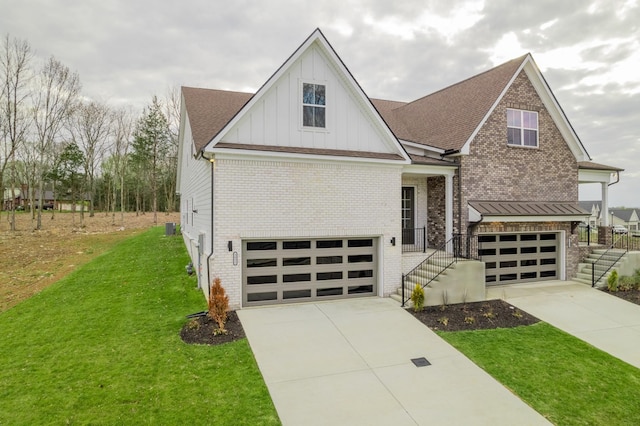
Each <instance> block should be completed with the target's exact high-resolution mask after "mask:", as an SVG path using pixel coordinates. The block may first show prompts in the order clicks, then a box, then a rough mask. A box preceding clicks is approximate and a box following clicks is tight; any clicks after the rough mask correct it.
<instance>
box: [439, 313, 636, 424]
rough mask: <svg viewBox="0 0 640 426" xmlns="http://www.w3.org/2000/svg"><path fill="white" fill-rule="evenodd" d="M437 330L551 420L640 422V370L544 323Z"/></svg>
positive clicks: (565, 422)
mask: <svg viewBox="0 0 640 426" xmlns="http://www.w3.org/2000/svg"><path fill="white" fill-rule="evenodd" d="M438 334H439V335H440V336H441V337H442V338H444V339H445V340H446V341H448V342H449V343H451V344H452V345H453V346H454V347H456V348H457V349H458V350H460V351H461V352H462V353H464V354H465V355H466V356H467V357H469V358H470V359H471V360H472V361H474V362H475V363H476V364H478V365H479V366H480V367H482V368H483V369H484V370H485V371H487V372H488V373H489V374H491V375H492V376H493V377H495V378H496V379H497V380H498V381H500V382H501V383H502V384H503V385H505V386H506V387H507V388H509V389H511V390H512V391H513V392H514V393H516V394H517V395H518V396H519V397H520V398H521V399H522V400H524V401H525V402H526V403H528V404H529V405H530V406H532V407H533V408H534V409H536V410H537V411H538V412H539V413H541V414H542V415H544V416H545V417H546V418H547V419H549V420H550V421H551V422H553V423H554V424H557V425H637V424H640V397H639V395H640V370H638V369H637V368H635V367H633V366H631V365H629V364H627V363H625V362H622V361H620V360H619V359H617V358H614V357H613V356H611V355H609V354H607V353H605V352H602V351H601V350H599V349H596V348H594V347H593V346H591V345H589V344H587V343H585V342H583V341H582V340H580V339H577V338H575V337H573V336H571V335H569V334H567V333H564V332H562V331H560V330H558V329H556V328H554V327H552V326H550V325H548V324H545V323H539V324H536V325H532V326H528V327H517V328H509V329H496V330H479V331H463V332H448V333H447V332H440V333H438Z"/></svg>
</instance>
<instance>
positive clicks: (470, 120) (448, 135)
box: [385, 57, 524, 150]
mask: <svg viewBox="0 0 640 426" xmlns="http://www.w3.org/2000/svg"><path fill="white" fill-rule="evenodd" d="M523 58H524V57H521V58H517V59H514V60H511V61H509V62H507V63H505V64H502V65H500V66H498V67H495V68H493V69H491V70H489V71H486V72H483V73H481V74H478V75H476V76H474V77H471V78H468V79H466V80H464V81H461V82H459V83H456V84H454V85H452V86H449V87H447V88H445V89H442V90H439V91H437V92H435V93H432V94H430V95H427V96H425V97H422V98H420V99H417V100H415V101H413V102H410V103H407V104H404V105H401V106H399V107H397V108H395V109H393V110H392V111H391V114H390V115H389V118H388V121H389V122H390V123H393V124H395V126H394V125H391V126H392V128H393V130H394V132H396V135H397V136H398V137H399V138H400V139H402V140H406V141H410V142H416V143H420V144H423V145H427V146H433V147H438V148H441V149H444V150H448V149H453V150H459V149H461V148H462V147H463V145H464V143H465V142H466V141H468V140H470V139H471V138H472V135H473V134H474V133H475V132H476V131H477V129H478V128H479V127H480V125H481V124H482V122H483V121H484V119H486V116H487V113H488V112H489V111H491V110H492V109H493V107H494V105H495V104H496V102H497V100H498V99H499V97H500V96H501V94H502V93H503V91H504V90H505V88H506V86H507V85H508V83H509V82H510V80H511V79H512V78H513V76H514V75H515V73H516V71H517V69H518V68H519V67H520V65H521V63H522V61H523ZM385 119H387V115H385ZM396 123H397V124H396Z"/></svg>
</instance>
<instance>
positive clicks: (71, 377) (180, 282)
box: [0, 228, 279, 425]
mask: <svg viewBox="0 0 640 426" xmlns="http://www.w3.org/2000/svg"><path fill="white" fill-rule="evenodd" d="M187 263H188V257H187V255H186V253H185V250H184V245H183V242H182V239H181V238H180V237H179V236H178V237H165V236H164V235H163V229H162V228H155V229H153V230H151V231H149V232H146V233H144V234H142V235H140V236H137V237H133V238H130V239H128V240H126V241H124V242H123V243H120V244H119V245H118V246H116V247H115V248H114V249H113V250H112V251H111V252H109V253H106V254H105V255H102V256H100V257H98V258H97V259H95V260H93V261H92V262H90V263H88V264H86V265H85V266H83V267H81V268H79V269H78V270H76V271H75V272H74V273H72V274H71V275H69V276H67V277H66V278H64V279H62V280H60V281H58V282H57V283H55V284H54V285H52V286H51V287H49V288H47V289H45V290H44V291H42V292H40V293H38V294H37V295H35V296H33V297H32V298H30V299H28V300H26V301H24V302H22V303H20V304H19V305H17V306H15V307H13V308H11V309H9V310H7V311H6V312H4V313H2V314H0V336H2V339H1V341H0V366H1V368H0V424H43V423H47V424H136V425H137V424H220V425H228V424H233V425H240V424H250V425H254V424H279V419H278V416H277V414H276V411H275V408H274V406H273V403H272V402H271V399H270V397H269V393H268V391H267V388H266V385H265V384H264V382H263V380H262V376H261V375H260V372H259V370H258V368H257V365H256V362H255V360H254V358H253V355H252V353H251V350H250V348H249V345H248V343H247V341H246V339H243V340H240V341H237V342H233V343H229V344H225V345H221V346H216V347H209V346H192V345H186V344H185V343H183V342H182V341H181V340H180V337H179V334H178V333H179V331H180V328H181V327H182V325H183V324H184V323H185V321H186V320H185V315H187V314H189V313H193V312H196V311H200V310H202V309H204V308H205V304H204V299H203V297H202V293H201V292H200V291H199V290H196V289H195V278H193V277H188V276H187V275H186V273H185V269H184V266H185V265H186V264H187Z"/></svg>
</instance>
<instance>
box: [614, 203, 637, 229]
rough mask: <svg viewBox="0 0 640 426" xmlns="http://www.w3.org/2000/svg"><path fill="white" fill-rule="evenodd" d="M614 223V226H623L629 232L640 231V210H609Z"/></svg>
mask: <svg viewBox="0 0 640 426" xmlns="http://www.w3.org/2000/svg"><path fill="white" fill-rule="evenodd" d="M609 214H611V217H612V219H613V221H612V222H611V224H612V225H622V226H624V227H625V228H627V229H628V230H629V231H637V230H640V227H639V225H640V217H639V216H638V215H639V212H638V209H628V208H614V209H609Z"/></svg>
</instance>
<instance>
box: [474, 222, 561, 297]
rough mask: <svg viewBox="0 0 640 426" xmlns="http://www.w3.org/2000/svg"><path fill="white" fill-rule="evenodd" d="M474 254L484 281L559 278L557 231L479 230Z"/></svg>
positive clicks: (502, 281) (490, 282)
mask: <svg viewBox="0 0 640 426" xmlns="http://www.w3.org/2000/svg"><path fill="white" fill-rule="evenodd" d="M478 255H479V257H480V259H481V260H482V261H483V262H485V274H486V283H487V284H495V285H497V284H513V283H524V282H532V281H542V280H556V279H559V277H560V275H559V272H558V271H559V266H560V234H559V233H557V232H545V233H523V234H480V235H478Z"/></svg>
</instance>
